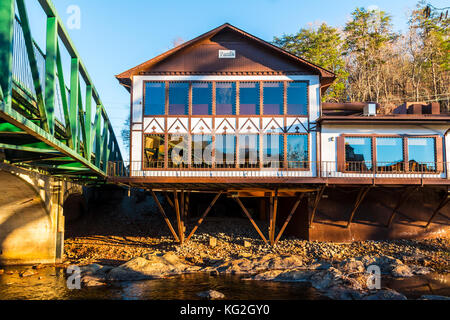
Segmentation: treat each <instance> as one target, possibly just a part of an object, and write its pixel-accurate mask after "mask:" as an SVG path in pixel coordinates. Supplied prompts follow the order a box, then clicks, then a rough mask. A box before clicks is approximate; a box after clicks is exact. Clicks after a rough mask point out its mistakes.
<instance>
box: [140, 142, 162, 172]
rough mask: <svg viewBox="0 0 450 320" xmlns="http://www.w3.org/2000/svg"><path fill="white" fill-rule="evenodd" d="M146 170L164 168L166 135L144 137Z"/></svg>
mask: <svg viewBox="0 0 450 320" xmlns="http://www.w3.org/2000/svg"><path fill="white" fill-rule="evenodd" d="M144 168H146V169H148V168H164V135H156V134H151V135H150V134H146V135H144Z"/></svg>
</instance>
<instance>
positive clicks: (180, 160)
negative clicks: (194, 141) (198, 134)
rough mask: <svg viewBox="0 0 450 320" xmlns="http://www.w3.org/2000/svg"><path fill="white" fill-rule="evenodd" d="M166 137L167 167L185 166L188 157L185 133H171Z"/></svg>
mask: <svg viewBox="0 0 450 320" xmlns="http://www.w3.org/2000/svg"><path fill="white" fill-rule="evenodd" d="M168 139H169V142H168V144H169V147H168V150H167V155H168V159H169V163H168V165H169V168H186V167H187V166H188V159H189V158H188V157H189V156H188V137H187V135H179V134H171V135H169V138H168Z"/></svg>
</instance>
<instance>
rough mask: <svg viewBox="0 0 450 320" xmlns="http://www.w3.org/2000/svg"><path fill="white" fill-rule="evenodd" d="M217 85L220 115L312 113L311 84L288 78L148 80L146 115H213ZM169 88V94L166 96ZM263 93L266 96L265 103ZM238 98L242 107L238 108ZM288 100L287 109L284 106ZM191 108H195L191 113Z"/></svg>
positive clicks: (146, 86)
mask: <svg viewBox="0 0 450 320" xmlns="http://www.w3.org/2000/svg"><path fill="white" fill-rule="evenodd" d="M261 84H262V85H261ZM166 86H168V90H166ZM213 87H214V90H215V106H216V108H215V114H216V115H236V114H239V115H260V114H264V115H283V114H287V115H307V114H308V84H307V83H306V82H286V81H280V82H267V81H264V82H256V81H255V82H214V83H213V82H145V85H144V88H145V89H144V90H145V91H144V114H145V115H146V116H157V115H165V114H168V115H189V114H192V115H212V114H213ZM285 87H286V88H285ZM285 89H286V97H285V94H284V90H285ZM167 92H168V97H166V94H167ZM189 92H191V94H192V106H189ZM260 95H262V97H263V99H262V100H263V102H262V103H263V105H262V107H261V106H260ZM238 99H239V108H236V105H237V103H236V101H238ZM285 99H286V101H285ZM285 102H286V110H284V106H285ZM190 107H191V108H190ZM237 109H238V110H237ZM189 110H192V111H191V113H190V112H189Z"/></svg>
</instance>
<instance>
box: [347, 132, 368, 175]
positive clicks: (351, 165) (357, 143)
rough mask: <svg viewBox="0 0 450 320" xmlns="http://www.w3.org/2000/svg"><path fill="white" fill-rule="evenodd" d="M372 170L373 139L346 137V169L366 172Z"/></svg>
mask: <svg viewBox="0 0 450 320" xmlns="http://www.w3.org/2000/svg"><path fill="white" fill-rule="evenodd" d="M372 168H373V166H372V138H366V137H345V169H346V170H347V171H356V172H364V171H370V170H372Z"/></svg>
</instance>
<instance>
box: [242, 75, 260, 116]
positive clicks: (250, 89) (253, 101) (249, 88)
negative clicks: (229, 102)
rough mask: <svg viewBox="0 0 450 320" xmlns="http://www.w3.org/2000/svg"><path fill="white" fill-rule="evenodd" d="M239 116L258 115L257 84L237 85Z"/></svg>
mask: <svg viewBox="0 0 450 320" xmlns="http://www.w3.org/2000/svg"><path fill="white" fill-rule="evenodd" d="M239 114H242V115H256V114H259V83H258V82H240V83H239Z"/></svg>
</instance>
